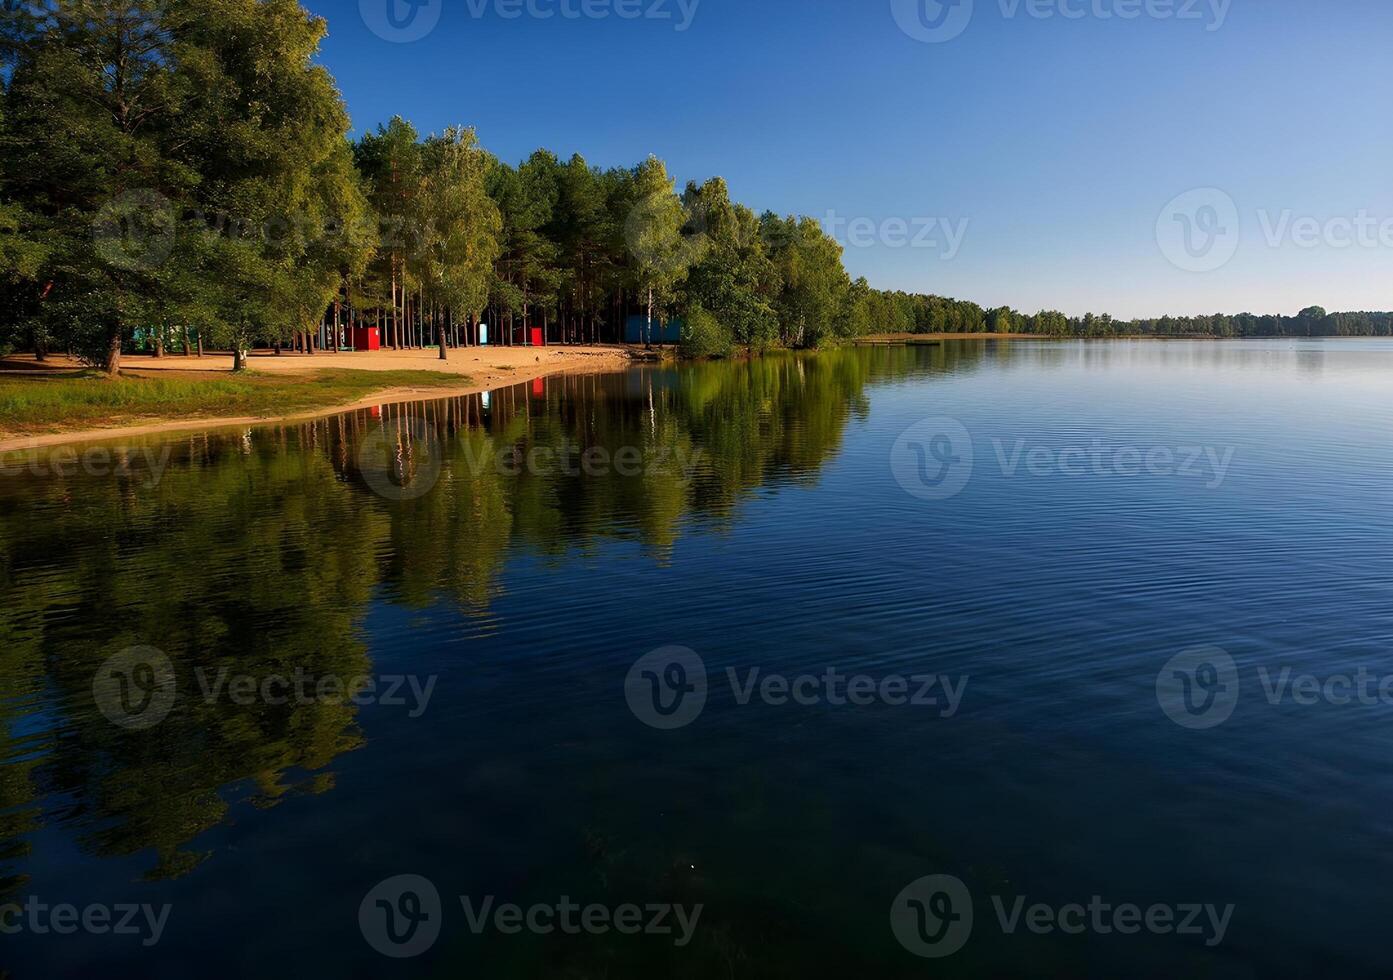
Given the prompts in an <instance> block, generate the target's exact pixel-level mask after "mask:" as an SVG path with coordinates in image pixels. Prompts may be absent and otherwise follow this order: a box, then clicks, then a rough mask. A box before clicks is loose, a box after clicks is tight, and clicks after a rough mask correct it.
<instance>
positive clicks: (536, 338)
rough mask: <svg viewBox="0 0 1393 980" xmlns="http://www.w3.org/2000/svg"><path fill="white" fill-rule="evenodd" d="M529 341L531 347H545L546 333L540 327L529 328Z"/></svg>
mask: <svg viewBox="0 0 1393 980" xmlns="http://www.w3.org/2000/svg"><path fill="white" fill-rule="evenodd" d="M531 343H532V346H533V347H545V346H546V345H547V338H546V334H544V333H543V332H542V328H541V327H533V328H532V330H531Z"/></svg>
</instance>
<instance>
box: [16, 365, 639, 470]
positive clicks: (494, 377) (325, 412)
mask: <svg viewBox="0 0 1393 980" xmlns="http://www.w3.org/2000/svg"><path fill="white" fill-rule="evenodd" d="M476 350H477V348H466V349H464V350H462V351H459V352H455V353H464V354H466V355H467V356H468V355H470V352H472V351H476ZM497 350H498V351H502V352H510V353H509V356H507V357H494V358H490V363H489V364H487V365H485V366H484V369H483V370H482V371H475V372H473V373H470V374H466V373H464V371H463V370H456V368H457V367H466V366H468V365H467V364H465V363H464V362H463V361H461V360H460V359H458V358H453V359H452V360H450V361H446V362H443V364H445V365H448V367H447V368H446V369H445V370H441V368H440V367H436V368H434V370H435V371H437V372H439V373H441V374H458V375H459V376H460V383H459V384H458V385H452V384H445V385H440V386H432V387H429V388H413V387H402V386H395V387H389V388H383V389H382V390H380V391H377V392H374V393H372V394H370V395H365V396H363V397H362V398H358V399H355V400H353V401H351V402H346V403H339V404H335V405H326V406H323V407H322V408H313V409H305V410H303V411H298V412H290V413H287V414H284V415H269V416H217V415H212V416H207V417H200V418H186V419H152V420H150V421H148V422H133V423H130V424H123V423H117V424H115V425H108V426H98V427H96V428H88V429H72V430H68V431H64V432H50V433H43V434H40V435H14V436H7V435H0V455H7V454H12V453H23V452H32V451H35V450H41V449H51V448H54V447H57V446H64V445H72V444H77V443H101V442H110V441H112V440H115V439H130V438H137V437H145V436H152V435H161V434H165V433H172V432H187V431H200V432H201V431H210V432H211V431H217V430H219V429H231V428H243V427H246V426H260V425H279V424H286V423H293V422H306V421H309V420H311V419H320V418H325V417H327V416H331V415H341V414H344V413H346V412H355V411H361V410H363V409H365V408H373V407H376V406H385V405H400V404H403V403H405V402H413V401H423V400H435V399H440V398H462V397H464V396H467V395H477V394H480V393H482V392H486V391H496V390H498V389H500V388H507V387H511V386H513V385H520V384H528V383H529V382H532V381H535V380H537V379H538V378H546V377H552V376H556V375H563V374H602V373H608V372H611V371H622V370H624V369H625V368H627V367H629V366H631V365H633V364H635V363H638V361H637V359H636V358H635V357H634V356H633V354H632V352H630V351H629V350H628V349H627V348H622V347H596V348H545V351H546V352H547V353H549V354H551V355H553V356H552V358H551V359H550V360H549V361H543V360H542V359H541V356H540V355H538V354H537V353H536V352H537V351H539V350H543V349H542V348H527V347H514V348H498V349H497ZM520 351H521V352H526V353H527V356H531V357H533V358H534V363H533V364H532V365H526V364H522V363H518V364H509V363H506V362H507V361H519V362H520V361H521V360H522V358H521V356H520V355H518V354H516V353H511V352H520ZM381 353H382V354H383V355H386V356H385V357H384V358H382V359H380V360H379V361H378V362H377V363H374V364H366V363H357V364H351V366H352V367H356V368H360V369H366V370H390V369H394V368H400V367H404V366H407V365H403V364H401V363H396V362H398V361H401V360H405V357H409V356H411V355H419V353H420V352H415V351H400V352H399V351H383V352H381ZM403 355H405V356H403ZM222 356H223V355H221V354H212V355H205V361H206V360H207V359H208V358H210V357H216V358H218V359H220V360H221V358H222ZM340 356H345V355H333V354H315V355H313V359H314V361H317V362H318V363H306V362H308V361H310V360H311V359H310V357H308V356H306V355H295V356H293V357H283V358H280V359H277V361H276V362H275V363H276V365H277V366H275V367H274V368H271V369H270V370H268V371H266V372H262V373H265V374H271V375H273V376H274V375H276V374H281V373H293V374H299V375H302V376H304V375H310V374H313V373H314V372H316V371H323V370H329V369H332V368H335V367H341V366H345V365H344V364H343V363H342V362H340V361H338V360H337V357H340ZM346 356H348V357H356V356H359V355H346ZM226 358H227V360H228V361H229V362H230V361H231V355H230V354H229V355H226ZM331 358H334V359H335V363H325V362H326V361H329V360H330V359H331ZM421 359H424V358H421ZM430 359H431V360H433V361H434V363H435V364H437V365H439V364H442V362H440V361H439V359H438V358H436V356H435V354H434V352H431V354H430ZM146 360H147V359H144V358H126V359H124V360H123V370H130V371H141V372H144V371H150V372H153V373H155V374H156V375H158V372H161V371H169V372H180V373H182V374H185V375H187V374H190V373H197V374H208V375H217V376H230V375H231V371H230V370H227V371H219V370H216V369H215V370H213V371H208V370H206V369H205V370H202V371H199V370H198V369H197V368H195V367H191V366H190V365H187V364H181V363H177V362H179V361H182V360H183V358H182V357H178V356H174V357H166V358H164V359H162V360H164V361H166V362H168V363H162V364H148V363H146ZM148 360H154V359H153V358H150V359H148ZM268 360H269V358H268V357H256V358H254V359H253V360H252V367H253V369H256V368H261V367H266V366H268V365H267V363H266V362H267V361H268ZM482 361H483V358H482V357H475V358H474V359H473V360H472V361H470V362H468V363H469V364H471V365H472V364H474V363H482ZM411 366H413V367H415V365H411ZM427 370H429V368H427ZM16 373H17V372H16ZM44 373H48V372H44ZM30 376H32V375H30Z"/></svg>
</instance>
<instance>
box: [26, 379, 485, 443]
mask: <svg viewBox="0 0 1393 980" xmlns="http://www.w3.org/2000/svg"><path fill="white" fill-rule="evenodd" d="M468 384H469V379H468V378H467V377H464V376H463V375H458V374H440V373H437V372H434V371H355V370H350V369H333V370H326V371H320V372H316V373H315V374H311V375H285V374H258V373H255V372H251V373H247V374H242V375H237V376H232V375H228V376H226V377H217V378H206V379H204V378H189V377H169V378H165V377H140V378H131V377H122V378H116V379H109V378H105V377H101V376H100V375H96V374H92V373H83V374H80V375H63V376H59V377H44V376H35V375H26V376H22V377H21V376H9V377H7V376H5V375H4V374H3V373H0V435H39V434H46V433H53V432H64V431H70V430H73V429H79V428H98V427H106V426H112V427H116V426H122V425H137V424H143V423H149V422H155V421H167V420H176V419H184V418H190V417H192V418H231V417H242V416H249V417H256V418H272V417H275V416H281V415H293V414H297V413H300V412H310V411H315V410H317V409H321V408H325V409H328V408H334V407H335V406H338V405H346V404H348V403H350V402H354V401H357V400H359V399H361V398H366V397H367V396H368V395H371V394H372V393H373V392H376V391H384V390H386V389H388V388H460V387H463V386H467V385H468Z"/></svg>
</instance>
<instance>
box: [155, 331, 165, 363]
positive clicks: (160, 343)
mask: <svg viewBox="0 0 1393 980" xmlns="http://www.w3.org/2000/svg"><path fill="white" fill-rule="evenodd" d="M155 356H156V357H164V327H156V328H155Z"/></svg>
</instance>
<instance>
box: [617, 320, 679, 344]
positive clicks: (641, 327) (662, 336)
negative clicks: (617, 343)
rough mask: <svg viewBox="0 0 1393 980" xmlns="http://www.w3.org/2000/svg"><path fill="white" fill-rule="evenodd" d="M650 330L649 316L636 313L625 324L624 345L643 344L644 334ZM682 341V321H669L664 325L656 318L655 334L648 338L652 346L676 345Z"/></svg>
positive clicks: (654, 324) (654, 322)
mask: <svg viewBox="0 0 1393 980" xmlns="http://www.w3.org/2000/svg"><path fill="white" fill-rule="evenodd" d="M647 328H648V314H646V313H635V314H633V315H632V316H630V317H629V319H628V320H627V321H625V323H624V343H626V344H641V343H643V342H644V338H643V334H644V331H645V330H646V329H647ZM681 340H682V321H681V320H669V321H668V322H667V323H663V322H662V321H661V320H658V319H657V318H654V320H653V333H652V335H651V336H650V337H649V338H648V342H649V343H652V344H676V343H679V342H680V341H681Z"/></svg>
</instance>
